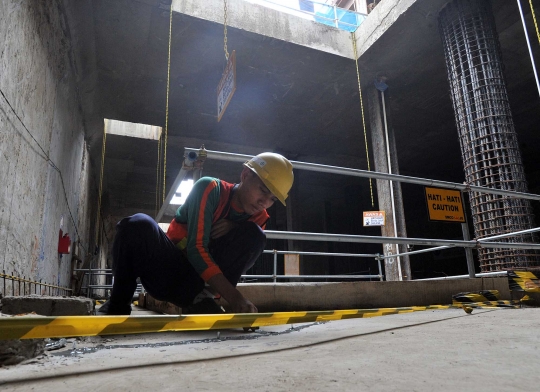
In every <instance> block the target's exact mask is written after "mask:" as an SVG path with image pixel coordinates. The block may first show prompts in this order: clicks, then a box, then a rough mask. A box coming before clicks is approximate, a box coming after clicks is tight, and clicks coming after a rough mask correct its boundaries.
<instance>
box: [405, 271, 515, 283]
mask: <svg viewBox="0 0 540 392" xmlns="http://www.w3.org/2000/svg"><path fill="white" fill-rule="evenodd" d="M506 273H507V272H506V271H496V272H482V273H479V274H476V275H475V276H476V277H477V278H482V277H484V276H497V275H501V276H502V275H506ZM465 278H469V275H468V274H467V275H454V276H442V277H439V278H426V279H413V280H415V281H416V280H447V279H465Z"/></svg>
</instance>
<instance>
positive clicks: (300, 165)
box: [185, 147, 540, 200]
mask: <svg viewBox="0 0 540 392" xmlns="http://www.w3.org/2000/svg"><path fill="white" fill-rule="evenodd" d="M185 151H187V152H190V151H194V152H196V153H198V151H199V149H195V148H187V147H186V148H185ZM207 158H208V159H218V160H222V161H230V162H245V161H247V160H250V159H251V158H252V155H245V154H234V153H229V152H221V151H211V150H207ZM291 163H292V165H293V167H294V168H295V169H302V170H309V171H315V172H320V173H330V174H343V175H349V176H353V177H363V178H376V179H380V180H390V181H396V182H403V183H408V184H417V185H426V186H435V187H442V188H449V189H457V190H460V191H465V192H468V191H475V192H482V193H488V194H493V195H500V196H511V197H516V198H521V199H530V200H540V195H534V194H532V193H525V192H514V191H506V190H503V189H492V188H485V187H482V186H476V185H466V184H461V183H457V182H449V181H438V180H430V179H427V178H419V177H410V176H403V175H400V174H389V173H380V172H374V171H368V170H361V169H352V168H347V167H339V166H330V165H321V164H318V163H307V162H298V161H291Z"/></svg>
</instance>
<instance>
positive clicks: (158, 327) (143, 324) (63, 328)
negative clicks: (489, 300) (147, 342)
mask: <svg viewBox="0 0 540 392" xmlns="http://www.w3.org/2000/svg"><path fill="white" fill-rule="evenodd" d="M450 307H451V306H450V305H432V306H412V307H403V308H381V309H352V310H333V311H332V310H329V311H310V312H276V313H241V314H219V315H218V314H212V315H188V316H59V317H24V316H21V317H4V318H1V319H0V339H2V340H5V339H36V338H59V337H69V336H95V335H115V334H133V333H146V332H165V331H196V330H210V329H226V328H242V327H264V326H270V325H282V324H297V323H307V322H316V321H331V320H344V319H351V318H367V317H378V316H386V315H390V314H400V313H411V312H418V311H423V310H431V309H448V308H450Z"/></svg>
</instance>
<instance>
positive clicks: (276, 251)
mask: <svg viewBox="0 0 540 392" xmlns="http://www.w3.org/2000/svg"><path fill="white" fill-rule="evenodd" d="M263 253H266V254H269V253H272V254H278V255H303V256H338V257H339V256H341V257H368V258H370V257H377V256H379V255H378V254H365V253H328V252H300V251H288V250H275V249H274V250H265V251H263Z"/></svg>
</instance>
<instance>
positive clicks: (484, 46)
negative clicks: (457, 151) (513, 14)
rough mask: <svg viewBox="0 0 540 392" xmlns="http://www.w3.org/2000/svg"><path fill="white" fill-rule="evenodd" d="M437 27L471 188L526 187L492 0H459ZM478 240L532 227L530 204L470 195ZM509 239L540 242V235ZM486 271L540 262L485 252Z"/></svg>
mask: <svg viewBox="0 0 540 392" xmlns="http://www.w3.org/2000/svg"><path fill="white" fill-rule="evenodd" d="M439 29H440V34H441V38H442V42H443V47H444V53H445V57H446V68H447V71H448V80H449V83H450V90H451V91H450V92H451V97H452V102H453V106H454V113H455V117H456V124H457V128H458V132H459V141H460V145H461V153H462V158H463V166H464V170H465V178H466V181H467V183H468V184H469V185H480V186H486V187H490V188H496V189H505V190H513V191H520V192H527V182H526V180H525V173H524V170H523V163H522V160H521V153H520V150H519V145H518V141H517V134H516V131H515V128H514V123H513V119H512V113H511V111H510V103H509V99H508V93H507V91H506V84H505V80H504V75H503V63H502V56H501V52H500V47H499V40H498V36H497V32H496V29H495V20H494V17H493V12H492V10H491V5H490V2H489V0H478V1H468V0H454V1H453V2H451V3H450V4H448V5H447V6H446V7H445V8H444V9H443V10H442V11H441V13H440V15H439ZM470 201H471V210H472V214H473V225H474V230H475V235H476V238H479V239H480V238H484V237H489V236H493V235H497V234H503V233H511V232H515V231H519V230H525V229H530V228H532V227H534V216H533V212H532V208H531V205H530V202H529V201H528V200H524V199H513V198H509V197H505V196H496V195H488V194H479V193H476V192H471V194H470ZM500 241H504V242H537V239H536V235H535V234H530V235H524V236H520V237H508V238H505V239H504V240H503V239H501V240H500ZM478 254H479V258H480V267H481V269H482V272H489V271H499V270H501V269H506V268H514V267H526V266H537V265H540V263H539V259H538V255H537V253H536V252H535V251H530V250H512V249H508V250H501V249H480V250H479V252H478Z"/></svg>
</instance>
